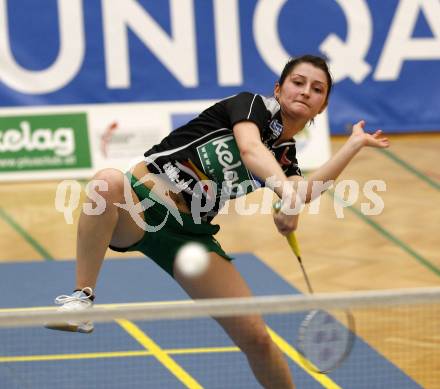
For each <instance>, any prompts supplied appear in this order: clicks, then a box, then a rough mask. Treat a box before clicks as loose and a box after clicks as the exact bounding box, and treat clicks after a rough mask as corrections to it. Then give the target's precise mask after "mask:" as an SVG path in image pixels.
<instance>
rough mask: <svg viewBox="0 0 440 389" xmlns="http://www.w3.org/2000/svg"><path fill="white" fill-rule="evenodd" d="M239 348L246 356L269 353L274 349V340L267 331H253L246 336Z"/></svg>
mask: <svg viewBox="0 0 440 389" xmlns="http://www.w3.org/2000/svg"><path fill="white" fill-rule="evenodd" d="M238 346H239V347H240V349H241V350H242V351H243V352H244V353H246V354H249V353H251V354H261V353H267V352H268V351H269V350H270V348H271V347H272V339H271V337H270V335H269V334H268V333H267V331H262V330H260V331H253V332H250V333H248V334H246V337H245V339H243V341H242V342H240V344H239V345H238Z"/></svg>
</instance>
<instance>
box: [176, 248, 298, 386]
mask: <svg viewBox="0 0 440 389" xmlns="http://www.w3.org/2000/svg"><path fill="white" fill-rule="evenodd" d="M174 276H175V278H176V280H177V281H178V282H179V284H180V285H181V286H182V287H183V288H184V289H185V291H186V292H187V293H188V294H189V295H190V296H191V297H192V298H193V299H203V298H229V297H249V296H251V295H252V293H251V291H250V290H249V287H248V286H247V284H246V282H245V281H244V279H243V278H242V277H241V275H240V273H239V272H238V271H237V269H236V268H235V266H234V265H233V264H232V263H230V262H228V261H227V260H225V259H224V258H222V257H220V256H219V255H217V254H215V253H210V264H209V267H208V269H207V270H206V271H205V272H204V273H203V274H202V275H200V276H198V277H185V276H184V275H183V274H181V273H180V272H179V269H178V268H177V267H176V266H175V267H174ZM216 320H217V321H218V322H219V323H220V325H221V326H222V327H223V328H224V330H225V331H226V333H227V334H228V335H229V336H230V338H231V339H232V340H233V341H234V343H235V344H236V345H237V346H238V347H239V348H240V349H241V350H242V351H243V352H244V353H245V354H246V357H247V359H248V361H249V365H250V366H251V368H252V371H253V372H254V375H255V377H256V378H257V379H258V381H259V382H260V383H261V385H263V386H264V387H265V388H293V387H294V385H293V380H292V376H291V373H290V370H289V367H288V365H287V362H286V360H285V358H284V356H283V355H282V353H281V351H280V349H279V348H278V347H277V345H276V344H275V343H274V342H273V341H272V339H271V338H270V335H269V334H268V332H267V330H266V327H265V324H264V322H263V319H262V318H261V317H260V316H258V315H252V316H242V317H234V318H218V319H216Z"/></svg>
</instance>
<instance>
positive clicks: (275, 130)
mask: <svg viewBox="0 0 440 389" xmlns="http://www.w3.org/2000/svg"><path fill="white" fill-rule="evenodd" d="M269 128H270V129H271V131H272V134H271V136H270V138H271V139H278V138H279V137H280V135H281V133H282V132H283V125H282V124H281V123H280V122H279V121H278V119H273V120H272V121H271V122H270V124H269Z"/></svg>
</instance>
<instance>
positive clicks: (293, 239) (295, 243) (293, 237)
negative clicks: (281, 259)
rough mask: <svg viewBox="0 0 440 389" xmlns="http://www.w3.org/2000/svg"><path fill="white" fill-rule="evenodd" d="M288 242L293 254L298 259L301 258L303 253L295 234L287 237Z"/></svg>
mask: <svg viewBox="0 0 440 389" xmlns="http://www.w3.org/2000/svg"><path fill="white" fill-rule="evenodd" d="M286 238H287V241H288V242H289V246H290V247H291V249H292V251H293V253H294V254H295V255H296V256H297V257H298V258H301V252H300V250H299V244H298V241H297V239H296V235H295V233H294V232H291V233H290V234H289V235H287V236H286Z"/></svg>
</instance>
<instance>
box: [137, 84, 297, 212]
mask: <svg viewBox="0 0 440 389" xmlns="http://www.w3.org/2000/svg"><path fill="white" fill-rule="evenodd" d="M241 121H251V122H253V123H255V124H256V125H257V127H258V129H259V130H260V134H261V141H262V142H263V144H264V145H265V146H266V147H267V148H268V149H269V150H270V151H271V152H272V154H273V155H274V157H275V158H276V160H277V161H278V163H279V164H280V166H281V168H282V169H283V171H284V173H285V174H286V176H300V175H301V170H300V168H299V167H298V161H297V158H296V148H295V140H294V139H292V140H290V141H288V142H283V143H281V144H278V145H276V146H274V143H275V142H276V141H277V140H278V138H279V137H280V135H281V133H282V131H283V124H282V120H281V114H280V106H279V104H278V102H277V101H276V100H275V98H273V97H269V98H268V97H264V96H261V95H258V94H253V93H248V92H243V93H240V94H238V95H235V96H232V97H229V98H226V99H224V100H221V101H219V102H218V103H216V104H214V105H213V106H211V107H209V108H208V109H206V110H205V111H203V112H202V113H201V114H200V115H199V116H198V117H196V118H195V119H193V120H191V121H190V122H188V123H187V124H185V125H184V126H182V127H179V128H177V129H176V130H174V131H173V132H171V133H170V134H169V135H168V136H167V137H165V138H164V139H163V140H162V142H161V143H159V144H158V145H155V146H153V147H152V148H151V149H150V150H148V151H147V152H146V153H145V154H144V155H145V162H146V164H147V168H148V170H149V171H150V172H152V173H156V174H161V175H166V177H167V178H168V179H169V180H170V181H171V182H172V183H173V185H174V187H175V188H176V191H178V192H181V193H182V194H183V197H184V198H185V201H186V202H187V204H188V206H189V207H190V208H191V209H193V207H194V205H195V204H197V205H198V207H199V208H200V207H201V208H200V209H202V211H201V218H202V220H206V221H210V220H211V219H212V218H213V217H214V216H215V215H216V214H217V213H218V212H219V209H220V208H221V207H222V206H223V204H224V203H225V201H226V200H229V199H233V198H236V197H239V196H242V195H245V194H247V193H249V192H252V191H254V190H255V189H257V188H259V187H261V186H263V185H264V183H263V182H261V180H260V179H259V178H258V177H255V176H253V175H252V173H251V172H250V171H249V170H248V169H247V168H246V166H245V165H244V163H243V161H242V160H241V158H240V152H239V149H238V146H237V143H236V142H235V138H234V135H233V132H232V128H233V126H234V125H235V124H236V123H238V122H241Z"/></svg>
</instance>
